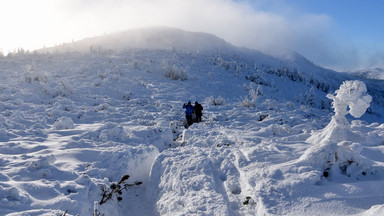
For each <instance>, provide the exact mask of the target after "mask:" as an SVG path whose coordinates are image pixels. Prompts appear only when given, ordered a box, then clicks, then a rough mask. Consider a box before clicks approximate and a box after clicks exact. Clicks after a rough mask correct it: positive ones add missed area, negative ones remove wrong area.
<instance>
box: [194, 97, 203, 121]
mask: <svg viewBox="0 0 384 216" xmlns="http://www.w3.org/2000/svg"><path fill="white" fill-rule="evenodd" d="M193 108H194V109H195V115H196V122H198V123H199V122H201V116H202V115H203V106H201V104H199V103H198V102H197V101H195V106H194V107H193Z"/></svg>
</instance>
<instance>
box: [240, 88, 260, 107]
mask: <svg viewBox="0 0 384 216" xmlns="http://www.w3.org/2000/svg"><path fill="white" fill-rule="evenodd" d="M255 85H256V84H254V83H252V82H251V83H250V85H249V90H248V95H247V96H245V97H244V99H243V100H242V101H241V102H240V106H243V107H245V108H252V107H256V105H257V104H256V103H257V99H258V97H259V96H260V95H262V93H261V91H262V90H261V89H262V88H261V85H257V87H256V86H255Z"/></svg>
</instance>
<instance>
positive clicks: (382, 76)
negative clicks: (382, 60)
mask: <svg viewBox="0 0 384 216" xmlns="http://www.w3.org/2000/svg"><path fill="white" fill-rule="evenodd" d="M350 73H351V74H353V75H355V76H358V77H361V78H365V79H378V80H384V69H383V68H378V67H377V68H371V69H364V70H357V71H353V72H350Z"/></svg>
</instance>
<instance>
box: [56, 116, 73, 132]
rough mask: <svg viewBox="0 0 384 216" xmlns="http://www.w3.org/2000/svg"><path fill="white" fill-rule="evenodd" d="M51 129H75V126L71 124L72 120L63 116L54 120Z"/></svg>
mask: <svg viewBox="0 0 384 216" xmlns="http://www.w3.org/2000/svg"><path fill="white" fill-rule="evenodd" d="M53 128H54V129H56V130H65V129H73V128H75V124H74V123H73V121H72V118H70V117H66V116H63V117H60V118H58V119H57V120H56V122H55V123H54V124H53Z"/></svg>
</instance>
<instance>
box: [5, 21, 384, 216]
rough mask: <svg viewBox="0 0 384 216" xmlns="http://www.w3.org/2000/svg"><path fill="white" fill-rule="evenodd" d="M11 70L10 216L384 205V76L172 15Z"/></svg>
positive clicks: (362, 211) (24, 59)
mask: <svg viewBox="0 0 384 216" xmlns="http://www.w3.org/2000/svg"><path fill="white" fill-rule="evenodd" d="M0 74H1V85H0V215H7V216H21V215H22V216H27V215H28V216H29V215H31V216H37V215H44V216H51V215H53V216H56V215H66V216H74V215H80V216H91V215H106V216H107V215H108V216H120V215H124V216H125V215H127V216H128V215H138V216H139V215H140V216H141V215H154V216H156V215H169V216H171V215H172V216H174V215H220V216H221V215H230V216H232V215H234V216H240V215H295V216H297V215H364V216H366V215H384V124H383V120H384V111H383V105H384V90H383V81H380V80H363V79H359V80H360V81H357V80H358V79H357V78H356V77H353V76H351V75H348V74H343V73H337V72H334V71H330V70H327V69H323V68H321V67H319V66H316V65H314V64H312V63H311V62H309V61H308V60H306V59H305V58H304V57H302V56H300V55H298V54H296V53H293V52H282V54H281V56H279V57H271V56H268V55H265V54H263V53H260V52H258V51H254V50H248V49H245V48H236V47H233V46H231V45H230V44H228V43H226V42H225V41H223V40H221V39H219V38H217V37H215V36H212V35H208V34H204V33H192V32H184V31H181V30H177V29H172V28H165V27H161V28H150V29H137V30H130V31H127V32H121V33H119V34H113V35H107V36H103V37H97V38H91V39H86V40H84V41H79V42H75V43H73V44H66V45H63V46H59V47H54V48H49V49H45V50H40V51H38V52H34V53H18V54H12V55H9V56H7V57H1V58H0ZM327 95H328V97H327ZM187 101H191V102H192V103H194V102H195V101H199V102H200V103H201V104H202V105H203V107H204V110H203V118H202V120H203V121H202V122H201V123H194V124H193V125H191V126H190V127H189V128H188V129H185V128H184V119H185V117H184V110H183V109H182V105H183V104H184V103H186V102H187ZM332 102H333V105H332V104H331V103H332ZM366 110H367V112H366ZM124 175H129V176H130V177H129V178H128V180H126V181H121V182H120V180H121V179H122V177H123V176H124ZM123 180H124V179H123ZM103 195H104V196H103Z"/></svg>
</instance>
